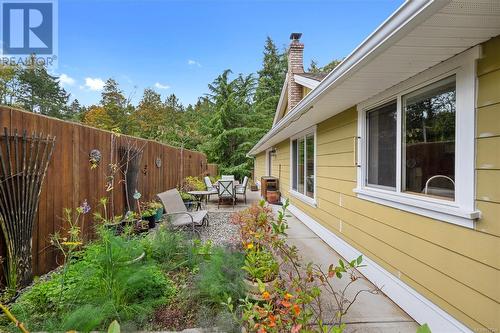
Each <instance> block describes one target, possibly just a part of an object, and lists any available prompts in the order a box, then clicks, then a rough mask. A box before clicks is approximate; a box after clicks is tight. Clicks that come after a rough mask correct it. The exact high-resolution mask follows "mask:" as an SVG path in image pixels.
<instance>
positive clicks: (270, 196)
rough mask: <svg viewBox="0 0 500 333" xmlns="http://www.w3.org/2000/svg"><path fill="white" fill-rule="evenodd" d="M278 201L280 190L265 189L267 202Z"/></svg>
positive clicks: (273, 202)
mask: <svg viewBox="0 0 500 333" xmlns="http://www.w3.org/2000/svg"><path fill="white" fill-rule="evenodd" d="M279 201H280V192H279V191H269V190H268V191H267V202H269V203H271V204H275V203H278V202H279Z"/></svg>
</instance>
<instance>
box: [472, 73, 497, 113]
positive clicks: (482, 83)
mask: <svg viewBox="0 0 500 333" xmlns="http://www.w3.org/2000/svg"><path fill="white" fill-rule="evenodd" d="M499 82H500V70H495V71H492V72H489V73H487V74H484V75H482V76H480V77H479V78H478V86H479V89H478V95H477V107H479V108H480V107H483V106H488V105H492V104H497V103H500V91H499V90H500V86H499Z"/></svg>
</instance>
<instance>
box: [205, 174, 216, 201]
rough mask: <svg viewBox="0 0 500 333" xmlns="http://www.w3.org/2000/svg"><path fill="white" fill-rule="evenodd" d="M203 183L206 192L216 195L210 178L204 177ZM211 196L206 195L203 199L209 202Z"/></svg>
mask: <svg viewBox="0 0 500 333" xmlns="http://www.w3.org/2000/svg"><path fill="white" fill-rule="evenodd" d="M203 181H204V183H205V186H206V188H207V191H210V192H213V194H217V186H215V185H213V184H212V181H211V180H210V177H208V176H205V177H204V178H203ZM211 195H212V194H208V195H207V196H206V197H205V198H206V200H207V201H208V200H210V196H211Z"/></svg>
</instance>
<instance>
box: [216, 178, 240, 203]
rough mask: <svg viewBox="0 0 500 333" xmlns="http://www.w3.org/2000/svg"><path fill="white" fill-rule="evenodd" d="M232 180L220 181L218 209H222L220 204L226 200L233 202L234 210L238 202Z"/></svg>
mask: <svg viewBox="0 0 500 333" xmlns="http://www.w3.org/2000/svg"><path fill="white" fill-rule="evenodd" d="M233 184H234V183H233V181H232V180H219V188H218V192H217V194H218V196H219V202H218V204H217V209H218V208H220V203H221V201H224V200H228V199H229V200H231V201H232V202H233V208H234V203H235V201H236V196H235V193H234V185H233Z"/></svg>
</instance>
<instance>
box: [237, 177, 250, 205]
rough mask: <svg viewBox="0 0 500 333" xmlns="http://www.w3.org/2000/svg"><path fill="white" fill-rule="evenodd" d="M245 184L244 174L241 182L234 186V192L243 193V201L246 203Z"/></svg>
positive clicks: (246, 181)
mask: <svg viewBox="0 0 500 333" xmlns="http://www.w3.org/2000/svg"><path fill="white" fill-rule="evenodd" d="M247 185H248V177H247V176H245V178H243V183H242V184H240V185H236V186H235V187H234V192H235V194H236V195H238V194H239V195H243V197H244V198H245V203H247Z"/></svg>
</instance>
